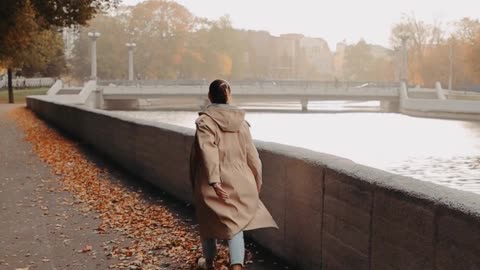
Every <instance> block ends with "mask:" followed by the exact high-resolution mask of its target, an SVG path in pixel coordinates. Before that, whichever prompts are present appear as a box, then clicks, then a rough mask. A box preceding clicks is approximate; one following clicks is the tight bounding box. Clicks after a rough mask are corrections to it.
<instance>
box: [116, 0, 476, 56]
mask: <svg viewBox="0 0 480 270" xmlns="http://www.w3.org/2000/svg"><path fill="white" fill-rule="evenodd" d="M140 2H144V0H123V1H122V2H121V4H122V5H136V4H138V3H140ZM175 2H177V3H179V4H181V5H183V6H185V7H186V8H187V9H188V10H190V11H191V12H192V13H193V14H194V15H195V16H199V17H204V18H207V19H211V20H217V19H218V18H220V17H221V16H224V15H229V16H230V18H231V21H232V25H233V27H235V28H237V29H243V30H254V31H267V32H269V33H270V34H271V35H273V36H280V35H282V34H291V33H295V34H302V35H305V36H307V37H313V38H322V39H324V40H325V41H326V42H327V43H328V46H329V48H330V50H331V51H335V46H336V44H337V43H339V42H343V41H345V42H346V43H347V44H354V43H357V42H358V41H360V40H362V39H363V40H365V41H366V42H367V43H369V44H375V45H381V46H384V47H386V48H392V44H391V43H390V34H391V28H392V26H393V25H394V24H396V23H398V22H400V21H401V20H402V18H403V17H404V16H412V15H413V16H415V17H416V18H417V19H418V20H419V21H424V22H425V23H428V24H433V23H435V22H437V23H440V24H441V25H442V26H444V28H447V29H450V28H453V26H451V25H450V24H451V22H453V21H458V20H460V19H462V18H464V17H470V18H472V19H477V18H479V16H478V13H476V12H475V10H476V8H475V6H474V4H473V2H472V1H469V0H459V1H455V3H454V4H453V3H452V2H451V1H436V2H433V1H422V2H418V1H413V0H406V1H401V2H400V1H395V2H393V3H392V2H391V1H380V0H368V1H362V2H361V3H360V2H355V1H349V0H342V1H335V2H329V3H327V4H325V3H324V4H323V5H321V4H320V3H312V2H311V1H306V0H298V1H285V2H282V3H275V4H272V3H269V1H261V2H256V1H217V0H207V1H201V2H199V1H191V0H178V1H175ZM272 7H274V8H272ZM346 7H347V8H346ZM348 7H350V8H348ZM379 11H381V12H379ZM288 16H291V18H290V19H289V18H288ZM447 31H448V30H447Z"/></svg>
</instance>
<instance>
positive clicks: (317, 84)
mask: <svg viewBox="0 0 480 270" xmlns="http://www.w3.org/2000/svg"><path fill="white" fill-rule="evenodd" d="M230 83H231V84H232V86H234V87H258V88H280V89H281V88H292V87H295V88H304V89H313V88H315V89H318V88H323V89H332V88H338V89H352V90H354V89H362V88H367V87H368V88H382V89H385V88H399V87H400V83H399V82H371V81H370V82H350V81H306V80H258V81H255V80H238V81H231V82H230ZM111 84H113V85H116V86H132V87H160V86H198V87H199V88H204V87H208V84H209V81H206V80H134V81H128V80H99V81H98V85H101V86H108V85H111Z"/></svg>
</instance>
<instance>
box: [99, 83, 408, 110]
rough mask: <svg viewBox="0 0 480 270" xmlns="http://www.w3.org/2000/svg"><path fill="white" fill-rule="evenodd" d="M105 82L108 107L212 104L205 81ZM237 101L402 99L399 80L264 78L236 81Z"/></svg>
mask: <svg viewBox="0 0 480 270" xmlns="http://www.w3.org/2000/svg"><path fill="white" fill-rule="evenodd" d="M99 83H100V84H104V86H103V87H102V90H103V100H104V104H105V105H106V108H116V107H118V105H120V107H121V106H126V103H125V101H132V102H133V103H131V104H133V105H135V104H136V103H135V102H136V101H138V100H147V99H162V100H168V102H170V103H172V102H174V103H175V102H178V103H183V104H185V103H188V104H190V107H191V108H192V109H198V108H199V107H202V106H204V105H205V104H208V100H207V97H206V93H207V92H208V85H206V84H205V83H204V82H203V81H180V82H175V81H150V82H147V83H145V82H140V83H142V84H140V83H139V84H138V85H131V86H126V85H124V84H120V85H118V86H117V84H114V83H112V82H108V85H106V83H105V82H99ZM232 88H233V93H234V103H235V104H236V105H240V106H241V105H244V104H248V103H252V102H262V103H272V102H294V103H299V104H301V108H302V111H307V110H308V103H309V102H312V101H326V100H351V101H371V100H378V101H382V102H384V101H385V102H396V103H398V102H399V95H398V88H399V84H398V83H382V84H380V83H364V82H356V83H334V82H315V81H262V82H232Z"/></svg>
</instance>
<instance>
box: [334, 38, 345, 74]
mask: <svg viewBox="0 0 480 270" xmlns="http://www.w3.org/2000/svg"><path fill="white" fill-rule="evenodd" d="M346 48H347V44H346V43H345V42H338V43H337V47H336V49H335V53H334V54H333V70H334V74H335V77H336V78H337V79H340V78H342V77H343V63H344V62H345V49H346Z"/></svg>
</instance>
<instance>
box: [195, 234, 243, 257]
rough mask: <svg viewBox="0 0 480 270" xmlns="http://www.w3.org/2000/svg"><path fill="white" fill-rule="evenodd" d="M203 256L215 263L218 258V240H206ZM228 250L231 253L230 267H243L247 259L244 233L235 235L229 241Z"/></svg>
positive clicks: (203, 244)
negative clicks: (236, 265) (238, 265)
mask: <svg viewBox="0 0 480 270" xmlns="http://www.w3.org/2000/svg"><path fill="white" fill-rule="evenodd" d="M202 249H203V256H204V257H205V259H206V260H207V261H213V260H214V259H215V257H216V256H217V240H216V239H205V240H203V241H202ZM228 249H229V253H230V265H235V264H240V265H242V266H243V261H244V259H245V241H244V239H243V231H240V232H239V233H237V234H235V235H234V236H233V237H232V239H230V240H228Z"/></svg>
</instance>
